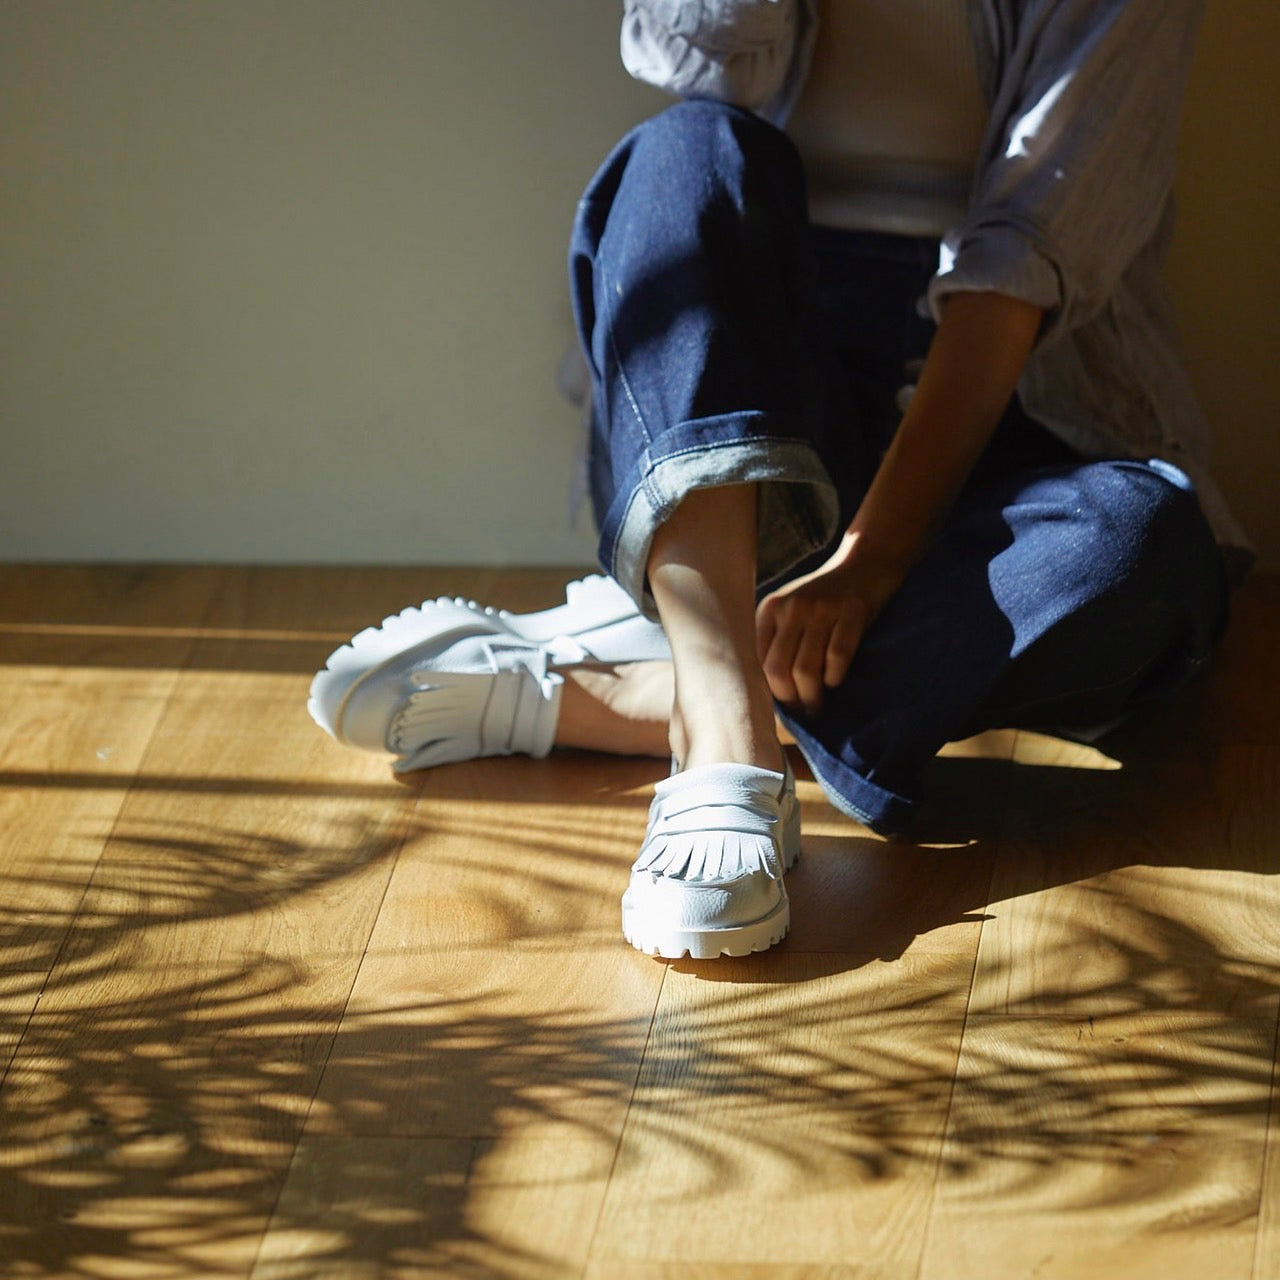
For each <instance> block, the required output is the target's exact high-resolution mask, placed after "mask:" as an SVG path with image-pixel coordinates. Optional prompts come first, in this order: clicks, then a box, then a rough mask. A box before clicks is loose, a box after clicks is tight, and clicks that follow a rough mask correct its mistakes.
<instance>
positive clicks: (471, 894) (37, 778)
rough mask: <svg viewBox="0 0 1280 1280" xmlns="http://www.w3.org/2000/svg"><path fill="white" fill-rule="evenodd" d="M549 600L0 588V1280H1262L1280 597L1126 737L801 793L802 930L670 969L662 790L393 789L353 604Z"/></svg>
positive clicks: (434, 578) (298, 586)
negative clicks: (364, 706) (342, 660)
mask: <svg viewBox="0 0 1280 1280" xmlns="http://www.w3.org/2000/svg"><path fill="white" fill-rule="evenodd" d="M565 576H567V575H559V574H555V573H548V572H536V573H523V574H513V573H490V572H478V571H474V570H472V571H465V572H444V571H431V572H428V573H422V572H410V571H407V570H394V571H389V570H375V571H368V572H355V571H334V570H323V571H311V570H243V569H198V570H181V569H168V568H166V569H155V570H138V571H131V570H122V569H94V570H78V569H64V568H58V569H52V568H39V569H37V568H7V569H4V568H0V708H2V709H0V876H2V877H3V885H2V891H0V1072H3V1084H2V1085H0V1259H3V1260H4V1261H3V1263H2V1264H0V1273H2V1274H3V1275H5V1276H47V1275H57V1276H77V1277H104V1278H111V1277H144V1278H148V1280H149V1278H152V1277H176V1276H222V1275H226V1276H250V1275H251V1276H253V1277H262V1278H265V1277H300V1278H301V1277H308V1278H309V1277H315V1276H344V1277H345V1276H353V1277H374V1276H449V1277H482V1276H502V1277H506V1276H515V1277H533V1278H544V1277H546V1278H550V1277H561V1276H584V1277H589V1278H590V1280H640V1278H642V1277H643V1278H645V1280H647V1278H649V1277H654V1278H655V1280H667V1278H670V1280H677V1278H678V1280H729V1278H730V1277H743V1278H754V1277H760V1278H764V1277H768V1278H769V1280H798V1278H799V1277H805V1278H810V1277H812V1278H813V1280H853V1278H854V1277H857V1278H858V1280H872V1278H881V1277H883V1278H885V1280H898V1278H899V1277H910V1278H911V1280H917V1278H918V1280H1002V1278H1005V1277H1008V1278H1009V1280H1015V1278H1016V1280H1027V1278H1030V1277H1036V1278H1037V1280H1050V1278H1062V1277H1090V1278H1091V1280H1093V1278H1097V1277H1102V1278H1103V1280H1106V1278H1109V1277H1123V1278H1124V1280H1130V1278H1133V1280H1138V1278H1142V1277H1153V1278H1155V1277H1158V1278H1159V1280H1177V1278H1180V1277H1187V1278H1189V1280H1246V1278H1251V1280H1275V1278H1276V1277H1280V1103H1278V1102H1277V1072H1276V1037H1277V1019H1278V1016H1280V874H1277V873H1280V675H1278V674H1277V667H1278V666H1280V580H1276V579H1266V578H1259V579H1256V580H1254V581H1253V582H1252V583H1250V584H1249V585H1248V586H1247V587H1246V589H1245V591H1244V593H1243V594H1242V596H1241V597H1240V598H1239V601H1238V604H1237V611H1236V618H1235V622H1234V626H1233V630H1232V632H1231V634H1230V635H1229V637H1228V639H1227V641H1226V643H1225V646H1224V649H1223V652H1222V655H1221V661H1220V663H1219V664H1218V668H1217V670H1216V671H1215V672H1214V673H1213V674H1212V675H1211V676H1210V678H1209V679H1208V680H1206V681H1204V682H1202V683H1201V684H1200V685H1199V686H1197V687H1196V688H1194V689H1192V690H1191V691H1189V692H1188V693H1187V694H1186V695H1185V696H1184V697H1183V698H1182V699H1181V700H1180V701H1179V702H1178V703H1177V704H1176V705H1175V706H1173V707H1170V708H1168V709H1166V710H1163V711H1161V712H1160V713H1158V714H1155V715H1152V716H1150V717H1148V718H1147V719H1146V720H1145V721H1144V722H1143V723H1142V724H1141V725H1139V726H1136V727H1134V728H1132V729H1130V730H1127V731H1126V732H1125V733H1124V734H1123V735H1120V736H1117V737H1115V738H1114V740H1112V741H1109V742H1108V743H1107V744H1106V747H1105V753H1104V752H1102V751H1096V750H1091V749H1084V748H1078V747H1070V746H1066V745H1063V744H1060V743H1056V742H1052V741H1049V740H1046V739H1041V738H1037V737H1034V736H1032V735H1027V734H1017V735H1015V734H996V735H991V736H989V737H988V738H986V739H984V740H982V741H979V742H973V743H969V744H965V745H963V746H962V747H960V748H957V749H956V750H954V751H953V752H951V753H949V754H948V756H947V757H946V758H943V759H940V760H939V761H938V762H937V764H936V768H935V772H934V778H933V785H934V792H935V801H934V803H933V804H932V805H931V808H930V810H929V812H928V813H927V815H926V816H925V818H924V820H923V821H922V824H921V827H920V830H919V832H918V833H917V834H918V838H919V843H917V844H907V843H892V842H885V841H883V840H881V839H879V838H876V837H874V836H872V835H870V834H869V833H868V832H867V831H865V830H864V829H862V828H860V827H858V826H857V825H856V824H854V823H852V822H850V821H848V820H846V819H844V818H842V817H840V816H839V815H838V814H837V813H836V812H835V811H833V810H832V809H831V808H830V807H829V806H828V805H827V804H826V803H825V801H824V800H823V799H822V797H821V795H820V794H819V792H818V791H817V789H816V787H815V786H814V784H813V783H812V782H811V781H807V780H806V779H805V778H804V777H802V780H801V792H802V800H803V805H804V820H805V852H804V856H803V858H802V860H801V862H800V864H799V866H798V868H797V869H796V871H795V872H794V873H793V874H792V876H791V877H789V885H790V886H791V892H792V898H793V932H792V936H791V938H790V939H789V940H788V941H787V943H785V944H784V945H783V946H781V947H779V948H777V949H776V950H775V951H773V952H771V953H769V954H767V955H763V956H757V957H753V958H751V959H748V960H740V961H724V962H720V963H716V964H708V963H702V964H699V963H693V962H689V961H685V962H680V963H673V964H663V963H659V962H656V961H654V960H651V959H647V958H645V957H643V956H640V955H638V954H636V953H634V952H632V951H631V950H630V949H629V948H628V947H626V946H625V945H624V944H623V942H622V941H621V940H620V937H619V929H618V898H619V894H620V892H621V890H622V888H623V885H624V882H625V879H626V873H627V868H628V866H629V864H630V861H631V859H632V857H633V856H634V853H635V850H636V847H637V844H638V840H639V837H640V833H641V831H642V828H643V825H644V819H645V809H646V806H647V800H648V791H649V787H650V785H651V783H652V782H653V780H654V779H655V777H656V776H658V775H659V774H660V773H661V772H662V766H661V764H660V763H657V762H653V761H636V760H627V759H604V758H590V757H587V756H569V755H565V756H560V757H557V758H554V759H550V760H546V761H537V762H535V761H529V760H502V761H481V762H477V763H474V764H468V765H456V766H451V767H449V768H444V769H439V770H436V771H433V772H430V773H426V774H419V775H414V776H411V777H409V778H408V779H397V778H395V777H394V776H393V775H392V774H391V772H390V771H389V769H388V767H387V764H386V762H385V760H382V759H379V758H377V757H374V756H366V755H362V754H357V753H354V752H350V751H346V750H343V749H341V748H339V747H337V746H336V745H334V744H333V743H332V742H330V741H329V740H328V739H327V738H326V737H324V736H323V735H322V734H321V733H320V732H319V731H318V730H316V728H315V727H314V726H313V725H312V723H311V722H310V720H309V719H308V717H307V714H306V711H305V707H304V703H305V695H306V689H307V682H308V679H309V677H310V674H311V672H312V671H313V669H314V668H315V666H316V665H317V664H318V663H319V662H320V661H321V660H322V659H323V657H324V655H325V654H326V653H327V652H328V651H329V649H330V648H332V647H333V645H334V644H335V643H337V642H339V641H340V640H343V639H345V638H346V637H347V635H348V634H349V633H350V632H352V631H353V630H355V629H358V628H359V627H360V626H362V625H364V624H366V623H367V622H369V621H371V620H374V619H376V618H379V617H381V616H382V615H383V614H384V613H386V612H389V611H391V610H393V609H398V608H400V607H401V606H402V605H404V604H405V603H408V602H410V601H411V600H417V599H421V598H422V597H423V595H434V594H436V593H437V592H446V593H449V594H453V593H455V592H466V593H469V594H470V593H477V594H480V595H482V596H488V597H492V598H496V599H498V600H500V601H501V602H503V603H509V604H510V605H512V606H513V607H534V606H537V605H541V604H544V603H551V602H552V601H553V600H554V599H556V598H557V594H558V587H559V585H560V583H561V582H562V581H563V579H564V577H565Z"/></svg>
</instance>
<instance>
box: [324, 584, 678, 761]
mask: <svg viewBox="0 0 1280 1280" xmlns="http://www.w3.org/2000/svg"><path fill="white" fill-rule="evenodd" d="M670 656H671V650H670V648H669V646H668V645H667V638H666V635H665V633H664V632H663V630H662V628H661V627H660V626H659V625H658V624H657V623H655V622H650V621H649V620H648V619H647V618H645V617H644V616H643V615H641V614H640V613H639V611H638V610H637V609H636V606H635V603H634V602H633V601H632V600H631V598H630V596H628V595H627V594H626V592H625V591H623V590H622V588H621V587H620V586H618V584H617V583H616V582H615V581H614V580H613V579H612V578H606V577H602V576H599V575H596V576H593V577H589V578H584V579H583V580H582V581H580V582H571V583H570V584H569V586H568V588H567V590H566V596H565V603H564V604H562V605H558V606H557V607H556V608H554V609H546V610H543V611H542V612H540V613H526V614H513V613H508V612H507V611H506V610H503V609H494V608H490V607H486V606H483V605H480V604H477V603H476V602H475V601H474V600H464V599H461V598H457V599H449V598H448V597H445V596H441V597H440V598H439V599H437V600H427V601H424V602H423V604H422V605H420V606H418V607H416V608H411V609H405V610H404V611H403V612H402V613H398V614H396V615H395V616H394V617H390V618H386V619H385V620H384V621H383V623H382V625H381V626H378V627H368V628H366V629H365V630H364V631H361V632H360V633H359V635H357V636H355V637H354V638H353V639H352V640H351V641H350V643H349V644H344V645H342V646H341V648H338V649H335V650H334V652H333V653H331V654H330V655H329V658H328V660H327V661H326V662H325V665H324V667H323V669H322V670H321V671H319V672H317V674H316V676H315V679H314V680H312V682H311V696H310V698H309V699H308V702H307V709H308V710H309V711H310V712H311V717H312V719H313V720H315V722H316V723H317V724H318V725H319V726H320V727H321V728H322V729H323V730H324V731H325V732H326V733H328V734H330V735H331V736H332V737H334V738H336V739H337V740H338V741H339V742H342V743H345V744H347V745H349V746H353V747H361V748H364V749H365V750H369V751H390V752H391V753H392V754H393V755H395V756H397V757H398V759H397V760H396V763H395V768H396V770H397V771H398V772H408V771H410V770H413V769H426V768H430V767H431V766H433V765H438V764H450V763H454V762H457V761H461V760H474V759H477V758H478V757H480V756H495V755H514V754H517V753H521V752H523V753H525V754H527V755H531V756H545V755H546V754H547V752H549V751H550V750H551V747H552V744H553V742H554V741H555V732H556V724H557V721H558V720H559V715H560V695H561V692H562V690H563V687H564V678H563V677H562V676H561V675H559V674H558V673H557V672H556V671H555V670H553V669H552V668H553V667H555V666H568V665H574V664H579V663H601V664H607V663H621V662H640V661H644V660H647V659H656V658H670Z"/></svg>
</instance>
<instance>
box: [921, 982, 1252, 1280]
mask: <svg viewBox="0 0 1280 1280" xmlns="http://www.w3.org/2000/svg"><path fill="white" fill-rule="evenodd" d="M1275 1007H1276V1002H1275V1001H1273V1002H1272V1008H1273V1009H1274V1008H1275ZM1264 1021H1265V1019H1258V1020H1256V1021H1252V1020H1239V1019H1233V1018H1230V1017H1225V1016H1224V1017H1215V1016H1212V1015H1208V1014H1203V1013H1188V1014H1175V1013H1170V1014H1162V1015H1152V1014H1150V1013H1147V1012H1145V1011H1136V1012H1132V1013H1124V1014H1115V1015H1111V1016H1108V1017H1105V1018H1095V1019H1092V1020H1088V1019H1084V1018H1076V1019H1067V1018H1032V1019H1010V1018H1004V1017H995V1018H973V1017H971V1018H970V1019H969V1022H968V1025H967V1027H966V1031H965V1037H964V1049H963V1051H962V1054H961V1059H960V1064H959V1067H958V1070H957V1075H956V1093H955V1098H954V1101H953V1103H952V1108H951V1115H950V1118H949V1121H948V1125H947V1137H946V1145H945V1148H944V1151H943V1168H944V1170H945V1171H946V1172H945V1173H944V1175H943V1176H942V1177H941V1178H940V1180H939V1184H938V1192H937V1200H936V1202H935V1205H934V1210H933V1213H932V1215H931V1219H930V1227H929V1241H928V1249H927V1252H926V1256H925V1260H924V1265H923V1266H922V1268H921V1272H920V1280H968V1278H969V1277H972V1276H978V1275H980V1276H984V1277H991V1280H1015V1278H1016V1280H1023V1278H1024V1277H1026V1276H1030V1275H1034V1276H1037V1277H1044V1278H1045V1280H1068V1278H1070V1280H1075V1278H1076V1277H1079V1276H1090V1275H1099V1276H1124V1277H1126V1280H1129V1278H1130V1277H1132V1278H1133V1280H1146V1278H1148V1277H1150V1278H1151V1280H1154V1278H1155V1277H1162V1278H1163V1280H1178V1278H1180V1277H1187V1280H1195V1278H1198V1277H1203V1276H1210V1275H1211V1276H1213V1277H1214V1278H1215V1280H1245V1278H1246V1277H1248V1276H1250V1274H1251V1270H1252V1264H1253V1252H1254V1236H1255V1230H1256V1225H1257V1211H1258V1197H1259V1189H1260V1178H1261V1170H1262V1161H1263V1134H1264V1122H1263V1117H1264V1116H1265V1109H1266V1099H1267V1095H1268V1093H1269V1087H1270V1079H1271V1053H1272V1048H1273V1044H1272V1041H1271V1039H1270V1036H1271V1031H1272V1029H1273V1028H1272V1027H1271V1026H1266V1027H1264V1026H1263V1023H1264Z"/></svg>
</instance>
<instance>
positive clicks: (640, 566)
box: [601, 437, 840, 619]
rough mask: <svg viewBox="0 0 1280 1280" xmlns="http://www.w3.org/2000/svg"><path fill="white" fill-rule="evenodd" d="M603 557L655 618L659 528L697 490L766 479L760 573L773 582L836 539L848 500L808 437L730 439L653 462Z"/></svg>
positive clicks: (759, 545)
mask: <svg viewBox="0 0 1280 1280" xmlns="http://www.w3.org/2000/svg"><path fill="white" fill-rule="evenodd" d="M646 462H647V465H646V466H645V469H644V472H643V479H642V481H641V483H639V484H638V485H636V486H635V488H634V489H633V491H632V493H631V496H630V499H629V501H628V503H627V505H626V508H625V511H624V513H623V515H622V519H621V521H620V522H619V523H618V526H617V529H616V531H615V532H614V533H613V534H612V537H610V536H609V534H608V532H606V545H604V546H602V547H601V562H602V563H603V564H604V565H605V566H606V567H607V568H608V570H609V572H610V573H611V574H612V575H613V577H614V578H615V579H616V580H617V581H618V582H619V583H620V584H621V585H622V587H623V588H624V590H626V592H627V593H628V594H629V595H630V596H631V598H632V599H633V600H635V602H636V603H637V605H638V606H639V607H640V609H641V610H642V611H643V612H644V613H645V614H646V616H648V617H650V618H655V619H656V618H657V609H656V606H655V605H654V602H653V597H652V595H650V594H649V588H648V581H647V579H646V569H647V567H648V563H649V552H650V549H651V548H652V546H653V538H654V534H655V533H656V532H657V531H658V528H659V526H661V525H662V524H663V523H664V522H665V521H666V520H667V519H668V517H669V516H670V515H671V513H672V512H673V511H674V510H675V509H676V507H677V506H678V505H679V504H680V502H681V500H682V499H683V498H684V497H685V496H686V495H687V494H689V493H691V492H692V491H693V490H694V489H710V488H715V487H716V486H719V485H729V484H758V485H759V486H760V492H759V519H758V537H757V548H756V579H757V583H758V585H759V586H761V587H767V586H770V585H771V584H773V583H775V582H777V581H778V580H779V579H781V578H782V577H784V576H785V575H786V573H787V571H788V570H789V569H792V568H794V567H795V566H796V565H797V564H799V563H801V561H803V560H805V559H807V558H808V557H809V556H811V555H812V554H813V553H814V552H815V551H819V550H821V549H822V548H823V547H824V546H826V545H827V544H828V543H829V542H831V541H832V539H833V538H834V537H835V535H836V532H837V529H838V527H839V521H840V502H839V498H838V496H837V494H836V489H835V486H834V485H833V484H832V482H831V478H830V476H829V475H828V474H827V469H826V467H824V466H823V464H822V460H821V458H819V456H818V454H817V451H816V450H815V449H814V448H813V446H812V445H811V444H809V443H808V442H807V441H803V440H791V439H782V440H779V439H766V438H760V437H757V438H754V439H750V440H742V439H738V440H727V441H724V442H721V443H715V444H701V445H697V446H695V447H691V448H686V449H682V450H680V451H678V452H674V453H670V454H667V455H665V456H664V457H661V458H656V459H653V458H650V459H647V460H646Z"/></svg>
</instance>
